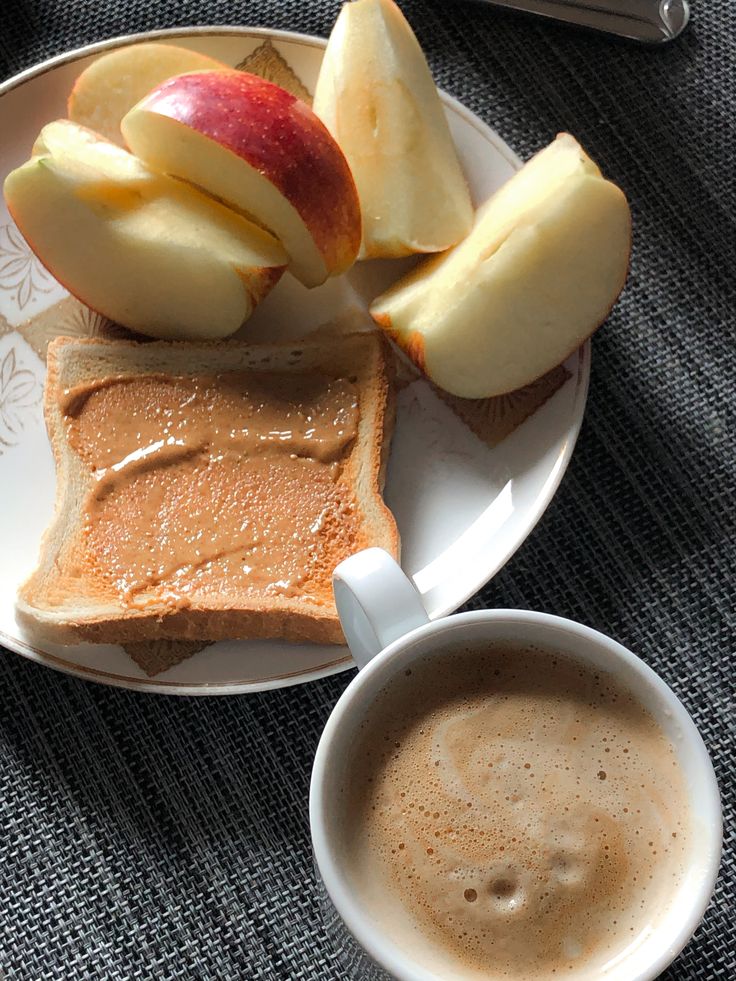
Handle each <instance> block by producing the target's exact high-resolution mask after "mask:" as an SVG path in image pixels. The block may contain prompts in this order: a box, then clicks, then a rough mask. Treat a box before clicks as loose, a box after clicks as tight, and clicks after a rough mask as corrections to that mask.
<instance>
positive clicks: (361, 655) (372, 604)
mask: <svg viewBox="0 0 736 981" xmlns="http://www.w3.org/2000/svg"><path fill="white" fill-rule="evenodd" d="M332 588H333V590H334V593H335V603H336V605H337V612H338V614H339V616H340V622H341V624H342V629H343V632H344V634H345V639H346V640H347V642H348V647H349V648H350V653H351V654H352V655H353V657H354V658H355V663H356V664H357V665H358V667H359V668H364V667H365V666H366V664H367V663H368V662H369V661H370V660H371V659H372V658H374V657H375V656H376V654H379V653H380V652H381V651H382V650H383V649H384V648H385V647H388V646H389V644H392V643H393V642H394V641H395V640H398V639H399V637H403V636H404V634H407V633H409V631H410V630H414V629H415V628H416V627H421V626H423V624H425V623H429V617H428V616H427V611H426V610H425V609H424V606H423V605H422V600H421V598H420V596H419V593H418V592H417V590H416V589H415V588H414V585H413V584H412V582H411V580H410V579H409V578H408V577H407V576H406V575H404V573H403V572H402V571H401V567H400V566H399V564H398V562H396V561H395V560H394V559H392V558H391V556H390V555H389V554H388V552H385V551H384V550H383V549H382V548H366V549H364V550H363V551H362V552H356V553H355V555H351V556H350V558H348V559H345V561H344V562H341V563H340V565H338V566H337V568H336V569H335V571H334V573H333V575H332Z"/></svg>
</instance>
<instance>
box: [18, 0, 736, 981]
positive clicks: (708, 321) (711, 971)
mask: <svg viewBox="0 0 736 981" xmlns="http://www.w3.org/2000/svg"><path fill="white" fill-rule="evenodd" d="M403 6H404V8H405V10H406V12H407V14H408V16H409V17H410V19H411V21H412V23H413V24H414V26H415V28H416V29H417V32H418V34H419V37H420V40H421V42H422V44H423V45H424V48H425V50H426V51H427V53H428V55H429V58H430V60H431V62H432V65H433V67H434V69H435V72H436V75H437V77H438V79H439V81H440V83H441V84H442V85H443V86H444V87H445V88H446V89H447V90H449V91H450V92H451V93H453V94H454V95H456V96H458V97H459V98H460V99H462V100H463V101H464V102H465V103H466V104H467V105H469V106H470V107H471V108H472V109H474V110H475V111H476V112H478V113H479V114H480V115H481V116H482V117H483V118H484V119H485V120H487V121H488V122H489V123H491V124H492V125H493V126H495V127H496V128H497V129H498V130H499V132H500V133H501V135H502V136H503V137H505V138H506V139H507V140H508V141H509V142H510V143H511V144H512V145H513V146H514V147H515V148H516V149H517V150H518V151H519V152H520V153H521V154H528V153H530V152H531V151H532V150H533V149H535V148H537V147H539V146H541V145H542V144H543V143H544V142H546V141H547V140H549V139H550V137H552V136H553V135H554V133H555V132H556V131H557V130H559V129H563V128H568V129H570V130H571V131H572V132H574V133H575V134H576V135H577V136H578V137H579V138H580V139H581V141H582V142H583V144H584V145H585V146H587V147H588V149H589V150H590V152H591V153H592V155H593V156H594V157H595V159H597V160H599V161H600V163H601V164H602V166H603V168H604V169H605V170H606V172H608V173H609V174H610V175H612V176H613V177H614V178H615V179H616V180H617V181H618V182H619V183H621V184H622V185H623V187H624V188H625V189H626V190H627V192H628V194H629V196H630V198H631V201H632V205H633V210H634V220H635V230H636V248H635V254H634V259H633V264H632V269H631V277H630V280H629V285H628V288H627V291H626V294H625V298H624V299H623V301H622V302H621V303H620V304H619V306H618V307H617V308H616V311H615V313H614V315H613V316H612V317H611V319H610V321H609V323H608V325H607V326H606V328H605V329H604V330H603V331H602V332H601V333H600V334H599V336H598V337H597V338H596V340H595V343H594V357H593V376H592V383H591V393H590V401H589V405H588V411H587V415H586V421H585V424H584V426H583V431H582V434H581V437H580V442H579V444H578V448H577V450H576V453H575V457H574V460H573V463H572V466H571V468H570V471H569V473H568V475H567V477H566V478H565V480H564V482H563V485H562V488H561V489H560V492H559V494H558V495H557V497H556V499H555V502H554V503H553V505H552V506H551V507H550V509H549V511H548V512H547V514H546V516H545V518H544V520H543V521H542V522H541V524H540V525H539V527H538V528H537V530H536V531H535V533H534V534H533V535H532V536H531V538H530V539H529V540H528V542H527V543H526V545H525V546H524V547H523V548H522V550H521V551H520V552H519V553H518V554H517V556H516V557H515V558H514V560H513V561H512V562H511V563H510V564H509V566H508V567H507V568H506V569H505V570H504V571H503V572H502V573H501V574H500V575H499V576H497V577H496V579H495V581H494V582H493V583H492V584H491V585H490V586H489V587H488V588H487V589H485V590H484V591H483V592H482V594H481V595H480V596H478V597H476V598H475V600H473V601H472V602H471V603H470V604H469V606H470V607H483V606H489V605H503V606H511V607H514V606H518V607H530V608H534V609H540V610H547V611H553V612H555V613H559V614H561V615H563V616H568V617H572V618H574V619H578V620H582V621H583V622H585V623H588V624H591V625H592V626H595V627H597V628H599V629H601V630H603V631H605V632H606V633H609V634H612V635H613V636H615V637H617V638H618V639H619V640H621V641H622V642H623V643H624V644H626V645H628V646H630V647H632V648H633V649H634V650H635V651H638V652H639V653H640V654H641V655H642V656H643V657H644V658H645V659H646V660H647V661H648V662H649V663H650V664H652V665H653V666H654V667H655V668H656V669H657V670H658V671H660V672H661V673H662V674H663V676H664V677H665V678H666V679H667V681H668V682H669V683H670V684H671V685H672V686H673V687H674V688H675V690H676V691H677V692H678V694H679V695H680V696H681V697H682V699H683V701H684V702H685V704H686V705H687V707H688V709H689V710H690V711H691V713H692V714H693V716H694V718H695V720H696V722H697V723H698V725H699V726H700V729H701V732H702V733H703V736H704V738H705V740H706V742H707V744H708V747H709V749H710V752H711V754H712V756H713V759H714V762H715V765H716V770H717V773H718V777H719V780H720V783H721V789H722V792H723V795H724V803H725V820H726V851H725V856H724V862H723V868H722V874H721V878H720V881H719V885H718V889H717V892H716V896H715V899H714V901H713V903H712V905H711V907H710V909H709V911H708V914H707V916H706V919H705V922H704V924H703V926H702V927H701V929H700V930H699V931H698V934H697V937H696V939H695V940H694V941H693V943H691V944H690V946H689V947H688V948H687V950H686V952H685V953H684V954H683V955H682V956H681V957H680V958H679V959H678V961H677V962H676V964H675V966H674V967H673V968H672V969H670V971H668V972H667V974H666V975H665V977H666V978H667V979H670V981H675V979H677V981H685V979H703V981H711V979H720V978H723V979H726V978H734V977H736V881H735V879H736V854H735V852H734V830H733V819H734V790H735V781H734V757H735V756H736V741H735V740H734V732H735V717H734V716H735V713H734V709H735V707H736V706H735V701H736V700H735V698H734V683H733V672H734V668H735V667H736V643H735V631H734V613H733V569H734V562H735V560H736V529H735V527H734V524H735V522H734V510H735V509H734V476H735V475H734V470H735V469H736V468H735V467H734V462H735V456H736V454H734V429H735V428H736V421H735V420H734V351H735V344H736V331H735V330H734V327H735V325H736V313H735V311H736V274H735V271H736V180H735V179H734V163H735V162H736V161H735V160H734V156H735V154H734V151H735V150H736V96H735V92H736V89H735V86H736V71H735V70H734V64H735V63H736V6H734V5H733V4H732V2H731V0H709V2H708V3H705V2H703V3H702V4H701V5H700V6H699V7H697V8H696V10H695V15H694V23H693V25H692V28H691V30H690V31H689V32H688V34H687V35H686V36H685V37H684V38H683V39H682V40H681V42H680V43H677V44H676V45H674V46H671V47H669V48H667V49H664V50H661V51H655V50H650V49H643V48H635V47H625V46H622V45H618V44H615V43H611V42H608V41H606V40H602V39H599V38H595V37H593V36H588V35H582V34H574V33H571V32H568V31H567V30H565V29H562V28H556V27H552V26H541V25H538V24H537V23H532V22H531V21H525V20H520V19H516V18H513V17H511V16H508V15H502V14H498V13H496V12H494V11H492V10H490V9H486V8H484V7H482V6H474V5H471V4H467V3H461V2H451V0H435V2H418V0H417V2H406V3H404V4H403ZM337 7H338V4H337V3H335V2H322V0H314V2H302V0H284V2H278V0H272V2H269V0H263V2H257V3H232V2H229V0H228V2H214V0H209V2H208V0H202V2H200V3H197V2H183V3H178V4H174V3H168V4H167V3H164V2H157V0H115V2H108V0H97V2H73V0H50V2H48V0H5V3H4V4H3V5H2V7H1V8H0V75H2V76H8V75H10V74H12V73H14V72H15V71H18V70H19V69H21V68H24V67H27V66H29V65H31V64H33V63H34V62H36V61H38V60H39V59H41V58H43V57H47V56H49V55H51V54H55V53H58V52H60V51H63V50H64V49H67V48H70V47H73V46H76V45H78V44H81V43H84V42H87V41H93V40H97V39H100V38H104V37H109V36H113V35H116V34H122V33H128V32H130V31H134V30H144V29H146V28H153V27H166V26H171V25H183V24H188V23H189V24H194V23H240V24H262V25H267V26H271V27H281V28H292V29H296V30H301V31H307V32H312V33H317V34H323V35H326V34H327V33H329V29H330V25H331V23H332V22H333V20H334V17H335V14H336V10H337ZM0 139H2V134H0ZM347 681H348V677H345V676H343V677H337V678H332V679H329V680H326V681H323V682H320V683H316V684H312V685H309V686H306V687H303V688H300V689H290V690H286V691H281V692H273V693H268V694H264V695H257V696H250V697H240V698H230V699H223V700H210V701H205V700H200V701H193V700H175V699H164V698H160V697H157V698H154V697H146V696H139V695H131V694H128V693H125V692H119V691H113V690H109V689H105V688H101V687H96V686H94V685H91V684H87V683H83V682H79V681H74V680H71V679H69V678H65V677H63V676H61V675H58V674H55V673H52V672H50V671H47V670H44V669H42V668H40V667H37V666H35V665H32V664H30V663H28V662H25V661H23V660H21V659H20V658H18V657H16V656H14V655H11V654H7V655H4V656H2V657H0V978H6V979H11V978H12V979H14V981H16V979H17V981H36V979H39V981H40V979H43V981H45V979H53V981H57V979H58V981H76V979H82V978H99V979H105V981H132V979H148V978H151V979H153V978H156V979H166V981H168V979H174V978H180V979H205V978H206V979H232V981H243V979H245V981H250V979H253V981H256V979H305V981H306V979H309V981H312V979H329V978H338V977H340V973H339V971H338V970H337V968H336V967H335V965H334V961H333V960H332V958H331V953H330V948H329V945H328V944H327V942H326V939H325V937H324V934H323V931H322V927H321V921H320V918H319V914H318V909H317V905H316V893H315V886H314V882H313V876H312V868H311V856H310V847H309V829H308V822H307V809H306V804H307V790H308V781H309V771H310V764H311V759H312V756H313V753H314V749H315V746H316V743H317V739H318V737H319V733H320V731H321V729H322V726H323V724H324V722H325V719H326V718H327V716H328V714H329V712H330V708H331V706H332V705H333V704H334V702H335V700H336V699H337V697H338V696H339V694H340V692H341V691H342V690H343V688H344V687H345V684H346V683H347Z"/></svg>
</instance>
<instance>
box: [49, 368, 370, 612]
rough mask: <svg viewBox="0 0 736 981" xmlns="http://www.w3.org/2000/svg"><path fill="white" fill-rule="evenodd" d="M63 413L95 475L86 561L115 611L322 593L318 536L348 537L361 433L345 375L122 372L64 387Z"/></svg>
mask: <svg viewBox="0 0 736 981" xmlns="http://www.w3.org/2000/svg"><path fill="white" fill-rule="evenodd" d="M63 411H64V414H65V418H66V424H67V434H68V438H69V442H70V445H71V446H72V448H73V449H74V450H75V451H76V452H77V453H78V454H79V455H80V456H81V458H82V459H83V461H84V462H85V464H86V465H87V466H88V467H89V468H90V470H91V472H92V474H93V477H94V482H93V486H92V488H91V490H90V492H89V493H88V495H87V498H86V501H85V505H84V523H85V525H84V540H85V550H86V554H85V558H84V560H85V562H86V563H87V564H88V565H89V567H90V571H92V572H93V573H94V574H95V576H96V577H97V578H99V579H100V581H103V582H105V583H106V584H107V585H108V586H109V587H110V588H111V589H112V590H113V591H114V592H115V593H116V594H117V595H118V596H120V597H122V598H123V599H124V601H125V602H126V603H128V604H129V605H131V606H138V605H142V606H146V605H148V604H149V603H152V602H155V603H158V602H160V601H161V600H162V599H163V600H166V601H167V602H169V603H171V604H173V605H179V606H182V607H185V606H187V605H188V604H189V602H190V601H191V597H192V595H193V594H194V593H196V594H197V596H198V597H199V598H200V599H202V598H206V597H209V596H213V595H216V594H219V595H221V596H222V595H223V594H225V595H226V594H228V593H234V592H236V593H238V594H243V593H246V594H248V593H251V592H257V593H259V594H260V595H265V596H278V595H281V596H292V597H294V596H298V597H300V598H302V599H306V600H308V601H309V600H311V601H313V602H314V603H317V604H319V603H321V602H324V601H325V598H326V597H328V596H329V579H330V574H331V565H330V562H329V561H326V560H325V549H324V547H323V545H324V541H325V540H329V541H330V544H331V547H334V546H335V545H337V547H338V548H339V545H340V541H341V540H344V541H345V542H348V543H349V542H350V540H351V538H353V536H354V535H355V534H356V533H357V530H358V528H357V512H356V510H355V507H354V502H353V500H352V496H351V494H350V492H349V490H348V487H347V482H345V483H343V482H342V480H341V474H342V470H343V466H344V463H345V460H346V459H347V456H348V453H349V450H350V446H351V444H352V443H353V441H354V439H355V435H356V431H357V425H358V414H359V409H358V396H357V390H356V388H355V386H354V385H353V384H352V383H351V382H350V381H348V380H345V379H335V378H330V377H327V376H325V375H320V374H310V375H299V374H294V373H278V372H265V371H264V372H252V371H251V372H247V371H237V372H227V373H224V374H220V375H204V374H202V375H194V376H163V375H141V376H129V377H126V376H122V377H113V378H107V379H102V380H96V381H94V382H92V383H89V384H85V385H82V386H79V387H77V388H74V389H72V390H70V391H68V392H67V393H66V394H65V403H64V406H63ZM330 554H331V553H330Z"/></svg>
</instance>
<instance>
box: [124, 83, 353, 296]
mask: <svg viewBox="0 0 736 981" xmlns="http://www.w3.org/2000/svg"><path fill="white" fill-rule="evenodd" d="M121 127H122V132H123V135H124V137H125V140H126V142H127V144H128V146H129V147H130V148H131V150H132V151H133V152H134V153H135V154H136V155H137V156H139V157H140V158H141V159H142V160H144V161H145V162H146V163H147V164H149V166H151V167H153V168H154V169H156V170H160V171H162V172H164V173H167V174H172V175H173V176H175V177H179V178H182V179H183V180H186V181H188V182H189V183H191V184H194V185H195V186H197V187H201V188H202V189H203V190H205V191H207V192H208V193H210V194H212V195H214V196H215V197H216V198H218V199H219V200H220V201H222V202H224V203H225V204H226V205H228V206H229V207H231V208H234V209H236V210H238V211H240V212H241V213H243V214H245V215H247V216H248V217H249V218H252V219H253V220H254V221H256V222H257V223H258V224H259V225H262V226H263V227H264V228H267V229H268V230H269V231H271V232H272V233H273V234H274V235H275V236H276V237H277V238H278V239H279V240H280V241H281V242H282V244H283V246H284V248H285V249H286V252H287V253H288V255H289V259H290V264H289V269H290V271H291V272H292V273H293V274H294V275H295V276H296V277H297V278H298V279H300V280H301V282H302V283H304V285H305V286H318V285H319V284H320V283H323V282H324V281H325V280H326V279H327V277H328V276H336V275H338V274H339V273H342V272H345V271H346V270H347V269H348V268H349V267H350V266H351V265H352V264H353V262H354V261H355V257H356V255H357V252H358V246H359V244H360V227H361V226H360V205H359V202H358V195H357V192H356V190H355V184H354V182H353V177H352V174H351V173H350V168H349V167H348V164H347V162H346V160H345V157H344V156H343V154H342V151H341V150H340V148H339V147H338V145H337V144H336V143H335V141H334V139H333V138H332V136H331V135H330V134H329V132H328V131H327V129H326V128H325V126H324V124H323V123H322V122H320V120H319V119H318V118H317V117H316V116H315V114H314V113H313V112H312V110H311V109H310V108H309V106H307V105H306V104H305V103H304V102H302V101H301V100H300V99H297V98H296V97H295V96H293V95H291V94H290V93H289V92H287V91H286V90H285V89H282V88H281V87H280V86H278V85H274V84H273V83H272V82H267V81H266V80H265V79H263V78H259V77H257V76H255V75H249V74H247V73H245V72H238V71H230V72H195V73H189V74H186V75H180V76H179V77H178V78H172V79H170V80H169V81H168V82H164V83H163V84H162V85H160V86H159V87H158V88H156V89H154V91H153V92H151V93H149V95H147V96H146V97H145V98H144V99H142V100H141V102H139V103H138V105H137V106H135V107H134V108H133V109H131V111H130V112H129V113H128V114H127V115H126V116H125V118H124V119H123V121H122V124H121Z"/></svg>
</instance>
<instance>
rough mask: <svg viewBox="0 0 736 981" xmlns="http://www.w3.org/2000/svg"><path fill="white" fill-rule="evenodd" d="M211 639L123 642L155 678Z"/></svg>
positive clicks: (150, 675)
mask: <svg viewBox="0 0 736 981" xmlns="http://www.w3.org/2000/svg"><path fill="white" fill-rule="evenodd" d="M210 643H211V641H208V640H204V641H198V640H167V639H166V638H162V639H161V640H142V641H139V642H137V643H134V644H123V650H124V651H125V652H126V654H129V655H130V657H132V658H133V660H134V661H135V663H136V664H137V665H138V667H139V668H140V669H141V671H145V673H146V674H147V675H148V677H149V678H153V677H154V676H155V675H157V674H161V672H162V671H166V670H167V668H173V666H174V665H175V664H179V663H180V662H181V661H184V660H186V658H188V657H191V656H192V655H193V654H199V652H200V651H203V650H204V649H205V647H209V646H210Z"/></svg>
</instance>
